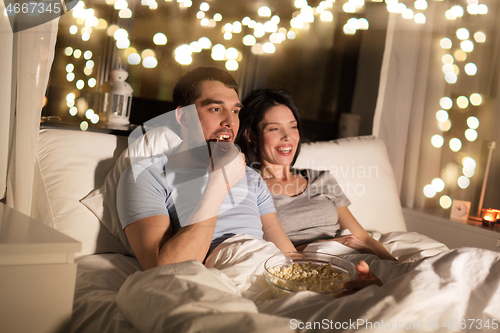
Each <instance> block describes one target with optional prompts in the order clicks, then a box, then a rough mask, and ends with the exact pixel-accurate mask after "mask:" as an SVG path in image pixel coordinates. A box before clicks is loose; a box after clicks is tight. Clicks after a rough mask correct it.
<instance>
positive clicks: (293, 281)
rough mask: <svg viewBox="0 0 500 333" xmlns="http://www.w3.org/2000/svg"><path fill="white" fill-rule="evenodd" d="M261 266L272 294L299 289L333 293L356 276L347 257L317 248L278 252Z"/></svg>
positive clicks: (334, 294) (280, 294)
mask: <svg viewBox="0 0 500 333" xmlns="http://www.w3.org/2000/svg"><path fill="white" fill-rule="evenodd" d="M264 269H265V270H264V277H265V279H266V281H267V283H268V286H269V290H270V291H271V294H272V296H273V297H274V298H279V297H282V296H285V295H287V294H290V293H293V292H296V291H303V290H309V291H315V292H319V293H322V294H328V295H330V296H336V295H338V294H339V293H340V292H341V291H343V290H344V283H345V282H347V281H350V280H353V279H354V278H355V277H356V267H355V266H354V264H353V263H351V262H350V261H347V260H344V259H342V258H339V257H337V256H334V255H331V254H327V253H318V252H289V253H278V254H275V255H274V256H272V257H271V258H269V259H267V260H266V262H265V263H264Z"/></svg>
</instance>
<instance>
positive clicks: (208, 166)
mask: <svg viewBox="0 0 500 333" xmlns="http://www.w3.org/2000/svg"><path fill="white" fill-rule="evenodd" d="M173 102H174V103H175V105H177V106H178V108H177V109H176V110H175V116H176V120H177V123H178V124H179V127H180V131H181V133H183V135H182V136H181V137H183V138H187V139H186V140H183V142H182V143H181V144H180V146H182V145H184V144H188V143H187V142H188V141H189V138H191V137H193V136H195V135H194V134H193V133H192V131H193V127H196V126H193V124H195V123H196V124H197V123H199V124H200V125H201V130H202V131H203V139H204V141H205V142H206V143H207V144H208V151H209V155H206V154H203V152H202V151H203V150H199V149H190V150H189V149H188V150H186V149H184V151H187V152H188V153H187V154H182V161H181V162H179V161H177V162H176V161H175V159H172V158H170V160H169V157H166V156H162V157H160V158H157V159H155V160H154V161H153V162H151V161H148V163H136V164H134V165H132V166H131V167H130V168H128V169H127V170H126V171H125V172H124V173H123V175H122V176H121V178H120V182H119V185H118V191H117V208H118V213H119V217H120V221H121V223H122V227H123V228H124V230H125V233H126V235H127V239H128V241H129V243H130V245H131V247H132V249H133V251H134V253H135V255H136V257H137V259H138V261H139V263H140V264H141V266H142V267H143V269H145V270H146V269H149V268H153V267H156V266H160V265H165V264H169V263H178V262H183V261H188V260H198V261H200V262H204V260H205V259H206V258H207V256H208V254H210V252H211V251H212V250H213V249H214V248H215V247H217V246H218V245H219V244H220V243H222V242H223V241H224V240H226V239H228V238H231V237H232V236H234V235H237V234H247V235H250V236H253V237H255V238H257V239H261V240H265V241H268V242H272V243H274V245H275V246H276V247H277V248H278V249H279V250H281V251H282V252H293V251H296V247H295V246H294V245H296V246H297V248H298V249H302V248H303V247H304V246H305V245H307V244H308V243H311V242H313V241H316V240H332V239H333V240H337V239H338V240H339V241H341V242H342V243H343V244H345V245H347V246H349V247H352V248H354V249H357V250H360V252H364V251H367V252H373V253H375V254H377V255H378V256H379V257H381V258H383V259H391V260H394V258H393V257H392V256H391V255H390V254H389V253H388V252H387V250H386V249H385V248H384V247H383V246H382V245H381V244H380V243H378V242H377V241H375V240H374V239H372V238H371V237H370V236H369V235H368V234H367V233H366V231H365V230H364V229H363V227H361V225H360V224H359V223H358V222H357V221H356V219H355V218H354V217H353V216H352V214H351V213H350V212H349V210H348V208H347V207H346V206H347V205H348V204H349V201H348V199H347V198H346V197H345V196H344V194H343V193H342V192H341V191H340V189H339V186H338V185H337V184H336V182H335V180H334V179H333V178H332V177H331V176H330V174H329V173H328V172H313V171H311V170H297V171H296V170H292V169H291V166H292V165H293V162H294V160H295V159H296V157H297V155H298V153H299V151H300V139H299V134H300V120H299V116H298V114H299V113H298V109H297V105H296V103H295V101H294V100H293V98H292V97H291V96H290V95H289V94H287V93H286V92H285V91H282V90H273V91H272V90H258V91H254V92H253V93H252V94H251V95H250V96H249V97H247V98H246V99H245V101H244V102H243V104H242V103H241V102H240V100H239V98H238V87H237V84H236V82H235V81H234V79H233V78H232V77H231V75H229V73H227V72H225V71H222V70H219V69H215V68H198V69H195V70H193V71H191V72H189V73H187V74H186V75H184V76H183V77H182V78H181V79H180V80H179V82H178V84H177V85H176V87H175V89H174V94H173ZM192 104H194V105H195V107H196V112H195V113H194V114H193V113H192V112H191V113H190V112H189V111H187V109H188V108H185V107H187V106H189V105H192ZM240 125H241V126H240ZM235 140H236V142H237V143H238V144H239V145H240V147H241V149H242V151H243V153H244V154H243V153H241V152H239V151H238V149H237V147H236V146H234V145H233V142H235ZM205 150H207V149H206V147H205ZM178 151H183V149H182V147H181V148H179V149H178ZM179 155H180V154H179ZM203 155H206V156H204V157H203ZM206 157H208V158H206ZM178 160H179V159H178ZM245 162H246V163H245ZM248 165H250V166H252V167H254V168H255V169H257V171H255V170H254V169H252V168H250V167H249V166H248ZM170 169H172V170H177V171H178V172H177V173H176V174H175V177H173V178H172V177H170V176H166V175H171V173H169V171H171V170H170ZM186 169H189V170H190V171H189V173H190V174H189V176H186V175H185V174H184V173H183V172H184V171H185V170H186ZM193 170H196V171H195V172H194V173H193ZM261 176H262V177H261ZM195 178H196V179H203V182H202V184H201V185H200V186H198V187H199V188H198V189H197V190H198V192H199V193H197V194H196V193H194V192H197V191H196V190H195V191H193V189H194V188H193V186H185V187H184V189H182V186H181V185H180V183H181V181H180V179H183V183H184V184H186V183H190V181H192V180H193V179H195ZM197 184H199V183H197ZM177 185H179V186H177ZM312 189H314V191H313V190H312ZM183 191H184V192H183ZM188 197H191V200H187V198H188ZM192 197H194V198H197V199H196V200H195V204H193V200H192ZM182 198H186V200H184V199H182ZM273 199H274V203H275V205H276V209H275V205H274V204H273ZM235 200H236V201H237V202H236V204H235ZM276 210H277V213H276ZM278 218H280V220H279V219H278ZM337 218H338V224H337ZM280 222H281V224H280ZM305 223H307V225H304V224H305ZM282 225H283V226H284V227H282ZM339 228H341V229H349V231H350V232H351V233H352V236H347V237H343V238H337V239H335V238H334V237H336V236H337V235H338V229H339ZM287 234H288V235H289V236H290V238H289V236H287ZM290 239H291V240H292V241H291V240H290ZM292 242H293V243H292ZM356 268H357V270H358V278H357V280H356V281H352V285H351V286H350V287H349V288H351V289H352V290H357V289H361V288H363V287H365V286H368V285H372V284H380V283H381V282H380V280H379V279H378V278H376V277H375V276H374V275H373V274H372V273H371V272H370V271H369V268H368V265H367V264H366V263H365V262H360V263H359V264H358V265H357V267H356Z"/></svg>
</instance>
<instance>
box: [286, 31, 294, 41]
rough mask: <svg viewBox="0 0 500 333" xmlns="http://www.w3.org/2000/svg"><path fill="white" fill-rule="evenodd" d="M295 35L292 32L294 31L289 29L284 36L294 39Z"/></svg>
mask: <svg viewBox="0 0 500 333" xmlns="http://www.w3.org/2000/svg"><path fill="white" fill-rule="evenodd" d="M295 37H296V34H295V32H294V31H292V30H290V31H288V32H287V33H286V38H288V39H295Z"/></svg>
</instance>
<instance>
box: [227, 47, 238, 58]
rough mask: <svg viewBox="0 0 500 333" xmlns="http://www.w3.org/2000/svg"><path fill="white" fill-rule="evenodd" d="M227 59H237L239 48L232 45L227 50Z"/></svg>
mask: <svg viewBox="0 0 500 333" xmlns="http://www.w3.org/2000/svg"><path fill="white" fill-rule="evenodd" d="M225 56H226V59H233V60H234V59H236V58H238V50H237V49H235V48H234V47H230V48H228V49H227V50H226V52H225Z"/></svg>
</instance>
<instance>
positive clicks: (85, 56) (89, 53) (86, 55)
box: [83, 50, 93, 60]
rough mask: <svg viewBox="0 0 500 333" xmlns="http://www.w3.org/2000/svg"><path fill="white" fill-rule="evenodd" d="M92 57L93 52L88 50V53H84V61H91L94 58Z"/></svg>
mask: <svg viewBox="0 0 500 333" xmlns="http://www.w3.org/2000/svg"><path fill="white" fill-rule="evenodd" d="M92 55H93V54H92V51H89V50H87V51H85V52H84V53H83V58H84V59H86V60H89V59H91V58H92Z"/></svg>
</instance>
